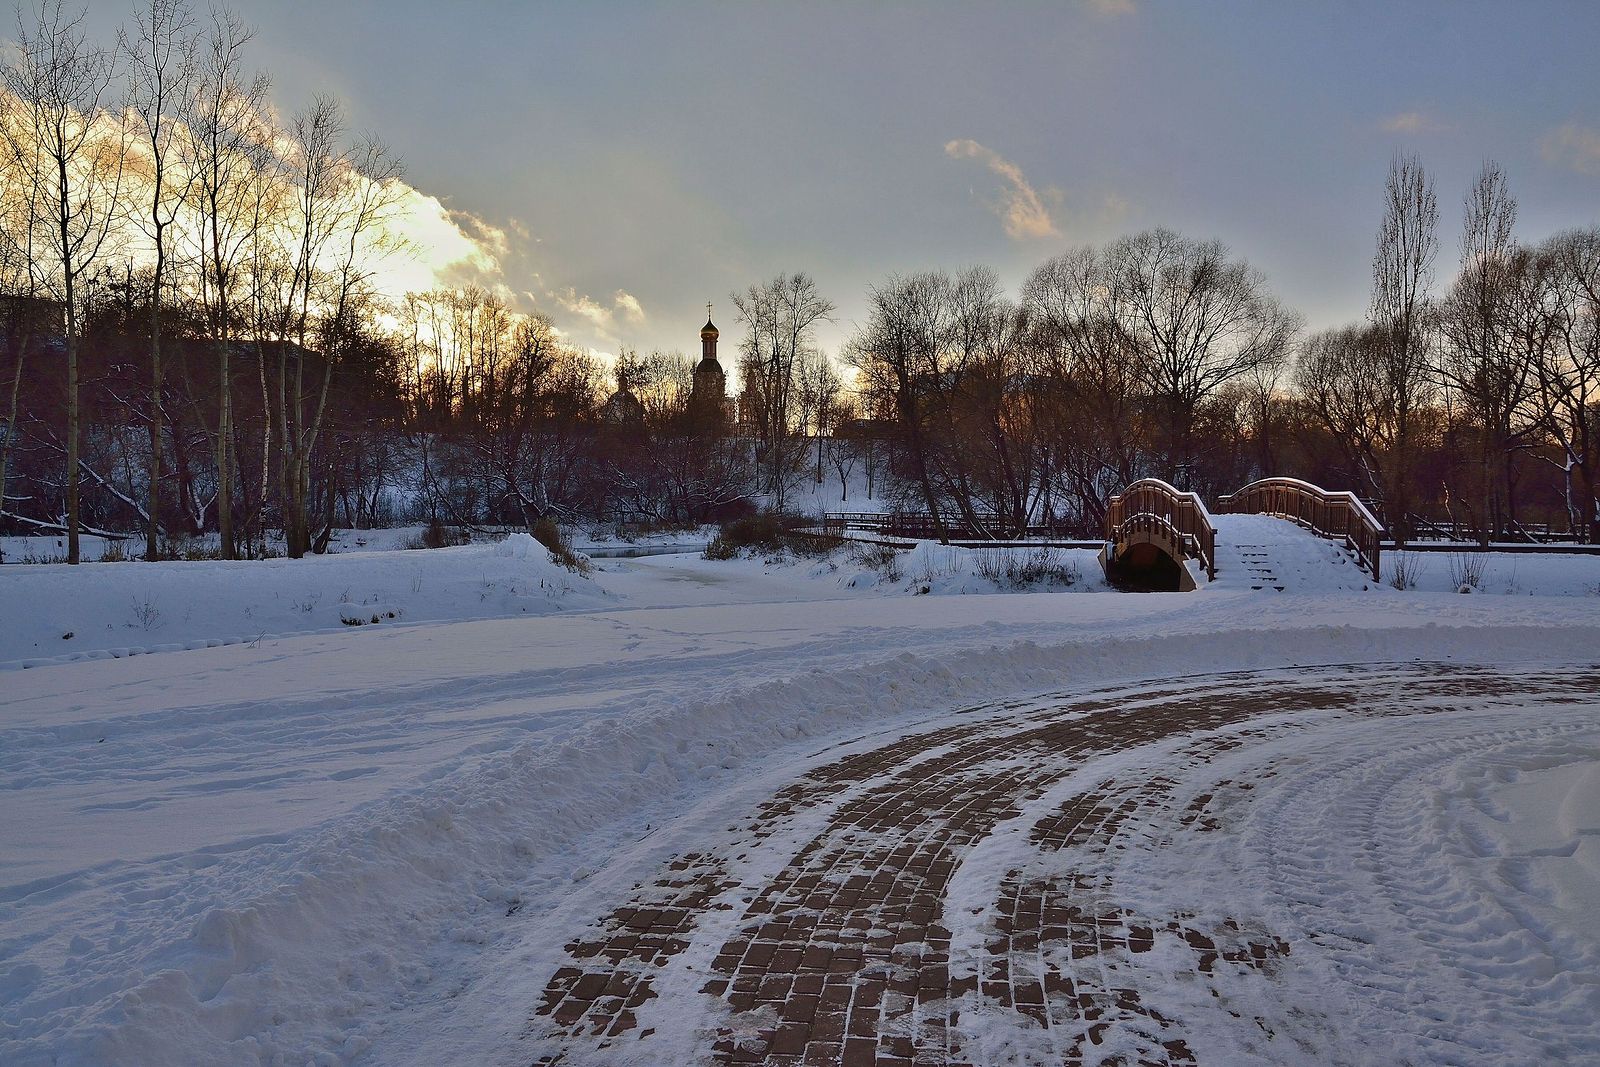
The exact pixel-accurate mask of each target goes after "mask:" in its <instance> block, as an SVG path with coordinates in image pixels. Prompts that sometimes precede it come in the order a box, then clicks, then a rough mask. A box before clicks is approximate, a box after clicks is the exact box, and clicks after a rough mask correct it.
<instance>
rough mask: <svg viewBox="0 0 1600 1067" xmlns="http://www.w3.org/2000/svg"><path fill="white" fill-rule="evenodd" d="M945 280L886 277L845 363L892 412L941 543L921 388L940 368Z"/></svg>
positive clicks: (944, 535)
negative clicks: (858, 374) (856, 371)
mask: <svg viewBox="0 0 1600 1067" xmlns="http://www.w3.org/2000/svg"><path fill="white" fill-rule="evenodd" d="M948 288H949V279H948V278H946V277H945V276H944V275H942V274H937V273H924V274H916V275H912V276H910V277H907V278H891V279H889V281H888V282H886V283H885V284H883V285H881V286H879V287H877V288H875V289H873V290H872V292H871V293H870V294H869V296H868V311H867V322H866V325H865V326H863V327H862V329H861V330H860V331H859V332H858V333H857V334H856V336H855V337H854V338H853V339H852V340H851V342H850V346H849V347H848V349H846V353H845V360H846V362H848V363H849V364H850V365H851V366H853V367H855V368H856V369H857V370H858V371H860V373H861V376H862V379H863V389H864V390H865V391H866V392H867V393H868V394H870V395H874V396H877V397H880V398H882V399H883V400H884V401H885V402H886V404H887V406H888V407H889V408H890V410H892V411H893V412H894V416H895V433H896V436H897V438H898V440H897V442H896V443H897V444H898V445H899V447H900V450H901V453H902V455H903V456H904V457H905V463H906V466H907V467H908V468H909V476H910V478H911V480H912V482H913V484H914V485H915V486H916V490H917V493H918V495H919V496H920V499H921V503H922V506H923V507H924V508H925V509H926V510H927V512H928V515H929V518H930V519H931V521H932V523H933V526H934V528H935V529H936V530H937V531H938V535H939V540H940V542H941V543H946V544H948V543H949V540H950V536H949V531H948V529H947V528H946V526H945V521H944V514H943V511H942V510H941V508H940V506H939V494H938V492H936V491H935V489H934V482H933V459H932V455H931V452H932V449H931V447H930V441H929V431H930V426H929V415H930V411H929V407H930V405H929V404H928V403H927V395H926V392H927V386H928V383H929V382H930V381H934V380H936V379H937V378H938V377H939V375H940V374H941V373H942V372H943V368H942V367H941V365H940V361H941V356H942V354H943V352H944V349H945V340H946V334H947V332H948V330H949V324H948V321H947V320H948V313H949V301H948V300H947V299H946V292H947V290H948Z"/></svg>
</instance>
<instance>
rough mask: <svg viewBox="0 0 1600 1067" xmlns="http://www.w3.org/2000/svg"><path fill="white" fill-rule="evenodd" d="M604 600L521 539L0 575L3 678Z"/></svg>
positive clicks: (56, 567) (45, 568)
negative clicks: (68, 665)
mask: <svg viewBox="0 0 1600 1067" xmlns="http://www.w3.org/2000/svg"><path fill="white" fill-rule="evenodd" d="M606 600H607V596H606V594H605V593H604V592H603V591H602V590H601V589H600V588H599V587H598V585H596V583H594V582H592V581H589V580H587V579H585V578H582V577H580V576H578V575H576V574H574V573H573V572H571V571H569V570H567V569H565V568H564V567H562V566H561V565H560V564H559V563H557V562H556V561H555V560H553V559H552V558H551V556H550V553H549V552H548V551H546V549H545V548H544V547H543V546H542V545H540V544H539V543H538V542H537V541H534V540H533V538H532V537H530V536H528V534H526V533H516V534H512V535H510V536H509V537H508V538H506V539H505V540H504V541H501V542H499V543H492V544H482V545H467V546H463V547H460V548H441V549H434V550H429V551H398V550H388V551H361V552H355V553H352V554H348V555H346V554H339V555H328V556H312V557H308V558H306V559H300V560H291V559H269V560H251V561H234V562H224V561H211V560H205V561H198V560H197V561H182V562H162V563H145V562H142V561H131V562H121V563H95V564H85V565H81V566H78V567H69V566H67V565H65V564H41V565H37V566H15V567H12V566H7V567H4V568H0V667H5V666H11V667H15V666H38V665H41V664H44V663H58V662H63V661H66V660H73V659H83V658H93V657H101V658H103V657H113V656H115V657H121V656H130V655H136V654H139V653H143V652H156V651H174V650H181V649H192V648H201V647H214V646H217V645H224V644H236V643H240V642H259V641H262V640H264V639H269V638H273V637H278V636H282V635H285V634H294V633H317V632H325V631H329V630H337V629H339V628H341V627H350V626H362V625H372V624H382V625H386V626H394V625H400V624H410V623H421V622H445V621H456V620H461V619H477V618H496V617H504V616H512V615H528V614H532V615H541V614H547V613H549V612H552V611H562V610H571V609H574V608H582V607H594V606H598V605H600V604H603V603H605V602H606Z"/></svg>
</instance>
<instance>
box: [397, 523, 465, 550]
mask: <svg viewBox="0 0 1600 1067" xmlns="http://www.w3.org/2000/svg"><path fill="white" fill-rule="evenodd" d="M471 540H472V535H471V534H469V533H468V532H467V531H466V530H463V529H460V528H459V527H455V526H446V525H445V524H444V523H442V522H440V521H439V520H438V519H429V520H428V525H427V526H425V527H423V529H422V532H421V533H420V534H418V535H416V536H415V537H409V538H407V539H406V543H405V546H406V547H407V548H417V549H421V548H452V547H454V546H456V545H464V544H467V543H469V542H470V541H471Z"/></svg>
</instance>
